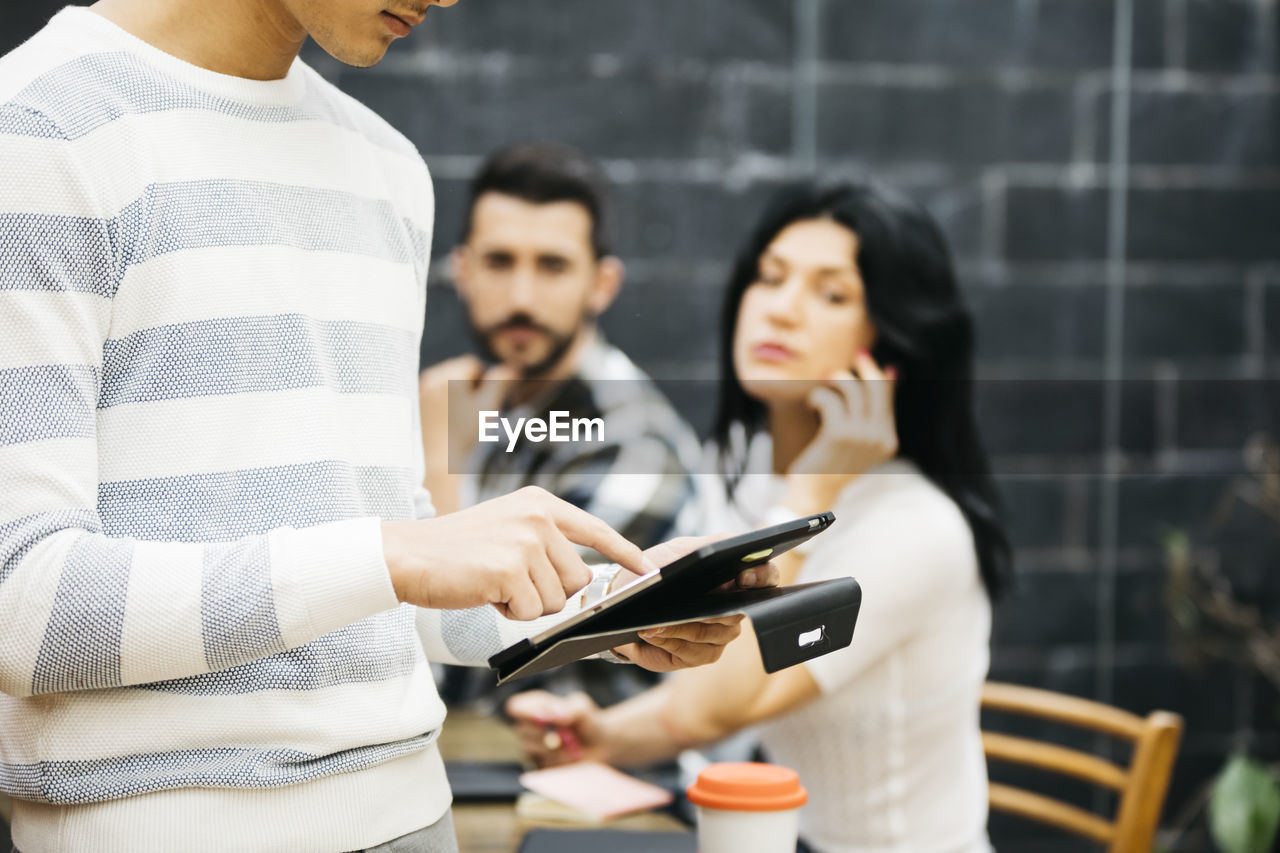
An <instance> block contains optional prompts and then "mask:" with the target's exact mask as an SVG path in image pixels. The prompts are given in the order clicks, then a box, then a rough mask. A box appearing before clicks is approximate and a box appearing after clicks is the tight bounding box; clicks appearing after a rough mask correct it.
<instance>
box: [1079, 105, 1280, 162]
mask: <svg viewBox="0 0 1280 853" xmlns="http://www.w3.org/2000/svg"><path fill="white" fill-rule="evenodd" d="M1110 108H1111V107H1110V98H1108V97H1104V98H1099V109H1100V110H1110ZM1100 118H1101V122H1100V124H1099V126H1100V127H1105V126H1106V125H1107V118H1109V116H1100ZM1129 128H1130V129H1129V159H1130V161H1131V162H1132V163H1134V164H1138V165H1143V164H1153V165H1201V166H1231V167H1234V168H1241V167H1257V168H1270V167H1273V166H1275V165H1276V162H1277V154H1276V152H1277V151H1280V95H1277V94H1275V93H1274V92H1186V91H1184V92H1170V91H1151V90H1146V91H1144V90H1143V89H1141V88H1139V89H1136V90H1135V91H1133V92H1132V94H1131V95H1130V124H1129ZM1100 136H1102V144H1103V152H1102V157H1105V156H1106V151H1107V150H1108V147H1107V146H1106V141H1107V140H1106V137H1105V135H1101V134H1100ZM1100 159H1101V158H1100Z"/></svg>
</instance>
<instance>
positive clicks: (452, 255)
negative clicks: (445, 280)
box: [449, 244, 471, 300]
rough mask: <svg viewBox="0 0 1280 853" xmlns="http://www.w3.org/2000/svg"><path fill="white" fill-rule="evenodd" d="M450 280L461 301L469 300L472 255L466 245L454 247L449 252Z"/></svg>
mask: <svg viewBox="0 0 1280 853" xmlns="http://www.w3.org/2000/svg"><path fill="white" fill-rule="evenodd" d="M449 279H450V280H451V281H452V282H453V289H454V291H455V292H456V293H457V294H458V298H459V299H463V300H465V299H466V298H467V283H468V282H469V281H470V280H471V253H470V252H468V251H467V247H466V245H464V244H459V245H457V246H454V247H453V251H451V252H449Z"/></svg>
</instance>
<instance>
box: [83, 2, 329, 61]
mask: <svg viewBox="0 0 1280 853" xmlns="http://www.w3.org/2000/svg"><path fill="white" fill-rule="evenodd" d="M90 8H91V9H92V11H94V12H97V13H98V14H99V15H101V16H102V17H104V18H106V19H107V20H109V21H111V22H112V23H114V24H116V25H117V26H119V27H120V28H122V29H124V30H126V31H127V32H129V33H131V34H133V35H135V36H137V37H138V38H140V39H142V40H143V41H145V42H147V43H148V44H150V45H152V46H153V47H157V48H159V49H160V50H163V51H164V52H165V53H168V54H170V55H172V56H176V57H178V58H179V59H182V60H184V61H186V62H190V63H191V64H192V65H198V66H199V67H201V68H207V69H208V70H210V71H216V72H218V73H219V74H229V75H231V76H233V77H244V78H247V79H250V80H279V79H280V78H282V77H284V76H285V75H286V74H288V73H289V67H290V66H291V65H292V64H293V60H294V59H295V58H297V56H298V51H299V50H300V49H301V48H302V42H303V41H304V40H305V39H306V35H307V34H306V32H305V31H304V30H303V29H302V27H301V25H299V24H298V22H297V20H296V19H294V18H293V16H292V15H290V14H289V12H288V11H287V10H286V9H285V8H284V6H283V5H282V4H281V3H279V2H278V0H216V2H207V0H198V2H197V0H98V2H96V3H94V4H93V6H91V7H90Z"/></svg>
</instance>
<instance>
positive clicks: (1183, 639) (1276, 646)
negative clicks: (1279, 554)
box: [1162, 435, 1280, 853]
mask: <svg viewBox="0 0 1280 853" xmlns="http://www.w3.org/2000/svg"><path fill="white" fill-rule="evenodd" d="M1244 458H1245V464H1246V466H1247V468H1248V471H1249V474H1248V475H1247V476H1245V477H1241V478H1239V479H1237V480H1236V481H1235V482H1233V483H1232V484H1231V487H1230V488H1229V489H1228V490H1227V492H1226V493H1225V494H1224V495H1223V499H1222V502H1221V503H1220V504H1219V506H1218V510H1217V512H1215V514H1214V524H1213V526H1214V527H1215V528H1217V529H1221V528H1222V527H1223V526H1224V525H1225V523H1226V521H1227V518H1228V516H1229V515H1230V514H1231V513H1232V512H1233V511H1234V510H1235V509H1236V508H1237V507H1238V506H1239V505H1240V504H1242V503H1243V504H1245V505H1247V506H1249V507H1251V508H1252V509H1254V510H1256V511H1258V512H1261V513H1262V514H1263V515H1264V516H1266V517H1267V518H1269V519H1272V520H1274V521H1275V522H1276V524H1277V525H1278V526H1280V446H1278V445H1277V444H1276V443H1275V442H1274V441H1273V440H1272V439H1271V438H1270V437H1268V436H1266V435H1257V436H1254V437H1253V438H1252V439H1250V441H1249V442H1248V443H1247V444H1246V445H1245V451H1244ZM1164 551H1165V563H1166V567H1167V575H1166V584H1165V608H1166V612H1167V614H1168V617H1169V623H1170V626H1171V629H1172V630H1171V636H1170V639H1171V641H1172V643H1173V647H1174V652H1175V654H1176V655H1177V656H1178V658H1179V659H1180V660H1182V661H1183V662H1184V663H1186V664H1188V665H1190V666H1193V667H1200V666H1203V665H1205V664H1206V663H1209V662H1211V661H1221V662H1226V663H1229V664H1231V665H1233V666H1239V667H1243V668H1245V669H1246V670H1248V671H1249V672H1251V673H1254V674H1257V675H1259V676H1261V677H1262V678H1264V679H1265V680H1266V681H1268V682H1269V683H1270V684H1271V685H1272V686H1274V687H1275V688H1276V689H1277V690H1280V624H1277V623H1275V622H1274V621H1272V620H1268V618H1267V617H1266V615H1265V614H1263V613H1262V611H1261V610H1260V609H1259V608H1258V607H1256V606H1254V605H1252V604H1249V603H1246V602H1243V601H1241V600H1240V599H1239V597H1238V596H1237V595H1236V594H1235V591H1234V589H1233V588H1232V585H1231V581H1230V580H1229V579H1228V578H1227V576H1226V575H1225V574H1224V573H1223V572H1222V570H1221V567H1220V565H1219V561H1218V559H1217V555H1216V552H1214V551H1213V550H1211V549H1197V548H1196V547H1195V546H1194V544H1193V542H1192V540H1191V537H1190V536H1189V535H1188V534H1187V533H1186V532H1185V531H1182V530H1176V529H1174V530H1170V531H1168V532H1167V533H1166V534H1165V536H1164ZM1202 810H1203V811H1204V812H1205V814H1206V816H1207V824H1208V832H1209V836H1210V837H1211V838H1212V839H1213V843H1214V845H1215V846H1216V847H1217V848H1218V849H1219V850H1221V851H1223V853H1267V851H1270V850H1271V849H1272V848H1273V846H1274V845H1275V842H1276V837H1277V834H1278V833H1280V767H1269V766H1267V765H1265V764H1262V763H1261V762H1258V761H1257V760H1255V759H1253V758H1250V757H1249V756H1247V755H1245V754H1244V753H1237V754H1235V755H1233V756H1231V758H1229V759H1228V761H1227V763H1226V765H1225V766H1224V767H1223V769H1222V770H1221V771H1220V772H1219V773H1218V775H1217V776H1215V777H1214V779H1213V780H1212V781H1211V782H1210V783H1209V784H1208V785H1206V786H1205V787H1204V788H1203V789H1202V790H1201V792H1200V793H1199V795H1198V796H1196V797H1194V798H1192V800H1191V802H1190V803H1189V804H1188V805H1187V806H1186V807H1184V809H1183V811H1182V813H1181V814H1180V815H1179V816H1178V818H1177V819H1175V821H1174V823H1173V830H1172V831H1171V833H1169V836H1168V837H1166V838H1164V839H1163V841H1164V843H1163V844H1162V847H1165V848H1173V847H1175V846H1177V842H1178V841H1179V840H1181V839H1182V838H1183V836H1184V835H1185V834H1186V833H1187V831H1188V827H1190V826H1191V825H1192V823H1193V822H1194V821H1195V819H1196V817H1197V815H1198V814H1199V812H1201V811H1202Z"/></svg>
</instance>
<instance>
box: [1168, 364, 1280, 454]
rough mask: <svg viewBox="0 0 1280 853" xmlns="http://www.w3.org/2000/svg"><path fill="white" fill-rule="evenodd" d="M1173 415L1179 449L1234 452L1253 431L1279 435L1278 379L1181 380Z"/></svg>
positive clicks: (1279, 397) (1279, 403)
mask: <svg viewBox="0 0 1280 853" xmlns="http://www.w3.org/2000/svg"><path fill="white" fill-rule="evenodd" d="M1177 418H1178V425H1177V438H1178V446H1179V447H1181V448H1187V449H1196V450H1203V449H1220V450H1228V451H1237V450H1241V449H1243V448H1244V445H1245V442H1246V441H1247V440H1248V439H1249V437H1250V436H1252V435H1254V434H1255V433H1257V432H1269V433H1270V434H1271V435H1272V436H1273V437H1276V436H1280V380H1276V379H1271V380H1263V379H1257V380H1253V379H1208V380H1182V381H1181V382H1179V383H1178V401H1177ZM1235 470H1236V471H1241V470H1242V469H1240V468H1236V469H1235Z"/></svg>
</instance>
